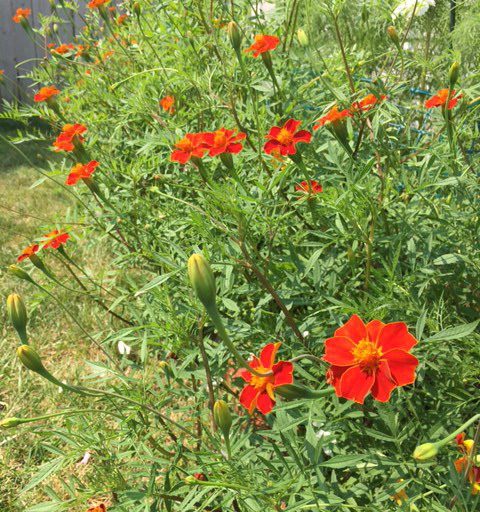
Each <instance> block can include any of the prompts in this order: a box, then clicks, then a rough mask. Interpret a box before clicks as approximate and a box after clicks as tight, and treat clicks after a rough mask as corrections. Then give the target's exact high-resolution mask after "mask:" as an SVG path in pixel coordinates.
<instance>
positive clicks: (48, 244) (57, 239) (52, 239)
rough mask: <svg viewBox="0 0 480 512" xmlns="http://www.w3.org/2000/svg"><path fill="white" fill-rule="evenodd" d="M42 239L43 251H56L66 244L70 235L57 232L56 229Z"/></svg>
mask: <svg viewBox="0 0 480 512" xmlns="http://www.w3.org/2000/svg"><path fill="white" fill-rule="evenodd" d="M43 238H44V239H45V242H44V244H43V248H44V249H58V248H59V247H60V246H61V245H64V244H66V243H67V240H68V239H69V238H70V235H69V234H68V233H64V232H62V231H59V230H58V229H54V230H53V231H50V233H47V234H46V235H44V237H43Z"/></svg>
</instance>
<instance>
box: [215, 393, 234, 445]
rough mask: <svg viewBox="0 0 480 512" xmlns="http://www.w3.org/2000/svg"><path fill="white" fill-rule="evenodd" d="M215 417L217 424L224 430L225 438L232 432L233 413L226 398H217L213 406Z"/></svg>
mask: <svg viewBox="0 0 480 512" xmlns="http://www.w3.org/2000/svg"><path fill="white" fill-rule="evenodd" d="M213 419H214V420H215V424H216V425H217V427H218V428H219V429H220V430H221V431H222V433H223V435H224V437H225V438H227V437H228V435H229V433H230V428H231V427H232V415H231V414H230V409H229V408H228V405H227V403H226V402H225V401H224V400H217V401H216V402H215V405H214V406H213Z"/></svg>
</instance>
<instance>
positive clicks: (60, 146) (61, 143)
mask: <svg viewBox="0 0 480 512" xmlns="http://www.w3.org/2000/svg"><path fill="white" fill-rule="evenodd" d="M86 131H87V127H86V126H84V125H83V124H78V123H76V124H66V125H65V126H64V127H63V129H62V133H61V134H60V135H59V136H58V137H57V139H56V140H55V142H54V143H53V145H54V147H55V151H73V150H74V149H75V144H79V143H80V144H81V143H83V142H84V141H85V138H84V137H83V136H82V134H84V133H85V132H86Z"/></svg>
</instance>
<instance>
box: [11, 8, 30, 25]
mask: <svg viewBox="0 0 480 512" xmlns="http://www.w3.org/2000/svg"><path fill="white" fill-rule="evenodd" d="M30 14H32V11H31V9H22V8H21V7H19V8H18V9H17V11H16V12H15V16H13V18H12V20H13V21H14V22H15V23H22V22H24V21H25V20H26V19H27V18H28V17H29V16H30Z"/></svg>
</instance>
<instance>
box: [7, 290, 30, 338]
mask: <svg viewBox="0 0 480 512" xmlns="http://www.w3.org/2000/svg"><path fill="white" fill-rule="evenodd" d="M7 311H8V316H9V317H10V321H11V322H12V325H13V327H14V328H15V330H16V331H17V333H18V337H19V338H20V341H21V342H22V343H25V344H26V343H27V310H26V308H25V304H24V303H23V300H22V298H21V297H20V295H17V294H16V293H12V294H11V295H9V296H8V298H7Z"/></svg>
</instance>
